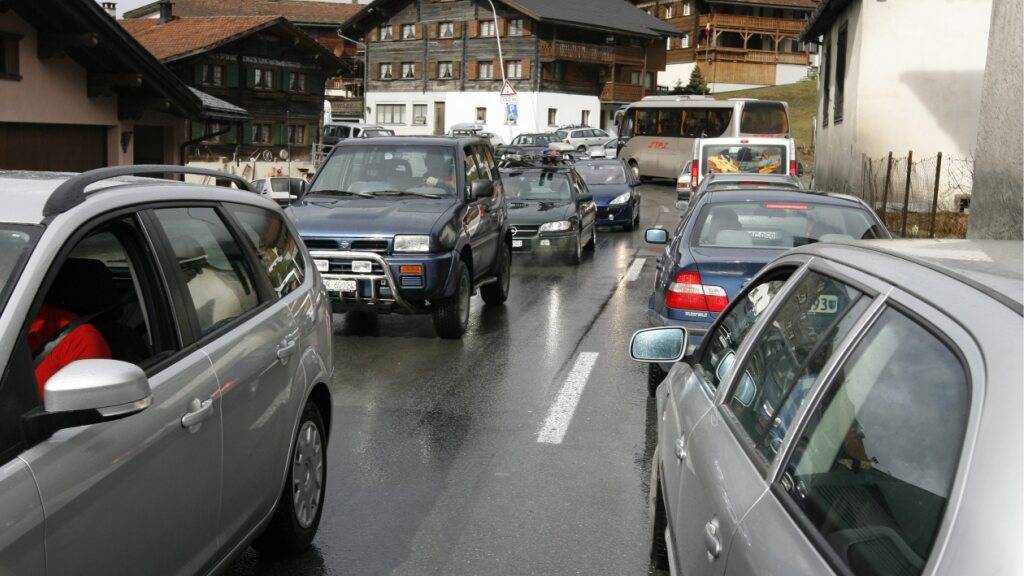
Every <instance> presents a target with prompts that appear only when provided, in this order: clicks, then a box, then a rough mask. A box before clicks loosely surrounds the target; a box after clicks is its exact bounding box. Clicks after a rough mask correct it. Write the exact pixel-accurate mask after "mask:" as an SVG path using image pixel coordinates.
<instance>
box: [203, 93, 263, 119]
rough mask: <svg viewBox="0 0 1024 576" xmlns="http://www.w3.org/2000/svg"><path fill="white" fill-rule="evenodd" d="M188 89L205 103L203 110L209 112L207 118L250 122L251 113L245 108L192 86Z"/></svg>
mask: <svg viewBox="0 0 1024 576" xmlns="http://www.w3.org/2000/svg"><path fill="white" fill-rule="evenodd" d="M188 89H189V90H191V91H192V93H193V94H195V95H196V97H197V98H199V101H200V102H202V103H203V110H206V111H207V113H208V114H207V116H208V117H210V119H212V120H248V119H249V118H251V116H250V115H249V112H247V111H246V110H245V109H244V108H239V107H238V106H235V105H234V104H232V103H231V102H228V101H227V100H221V99H220V98H217V97H216V96H213V95H210V94H207V93H206V92H203V91H201V90H196V89H195V88H193V87H191V86H189V87H188Z"/></svg>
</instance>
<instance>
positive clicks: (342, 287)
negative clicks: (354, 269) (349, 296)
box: [324, 278, 356, 292]
mask: <svg viewBox="0 0 1024 576" xmlns="http://www.w3.org/2000/svg"><path fill="white" fill-rule="evenodd" d="M324 286H327V291H328V292H355V291H356V281H355V280H339V279H336V278H324Z"/></svg>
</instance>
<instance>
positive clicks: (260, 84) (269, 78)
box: [252, 68, 274, 90]
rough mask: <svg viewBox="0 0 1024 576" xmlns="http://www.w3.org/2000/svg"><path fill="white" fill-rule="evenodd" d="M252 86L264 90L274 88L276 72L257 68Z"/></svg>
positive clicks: (254, 71)
mask: <svg viewBox="0 0 1024 576" xmlns="http://www.w3.org/2000/svg"><path fill="white" fill-rule="evenodd" d="M252 85H253V87H255V88H262V89H263V90H272V89H273V88H274V71H273V70H271V69H270V68H256V69H255V70H253V79H252Z"/></svg>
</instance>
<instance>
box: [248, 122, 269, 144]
mask: <svg viewBox="0 0 1024 576" xmlns="http://www.w3.org/2000/svg"><path fill="white" fill-rule="evenodd" d="M272 129H273V125H272V124H265V123H260V124H253V125H252V143H253V144H270V143H271V138H272V137H271V131H272Z"/></svg>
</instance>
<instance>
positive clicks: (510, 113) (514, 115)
mask: <svg viewBox="0 0 1024 576" xmlns="http://www.w3.org/2000/svg"><path fill="white" fill-rule="evenodd" d="M517 120H519V105H518V104H516V103H514V102H509V103H506V104H505V122H506V123H507V124H515V123H516V121H517Z"/></svg>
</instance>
